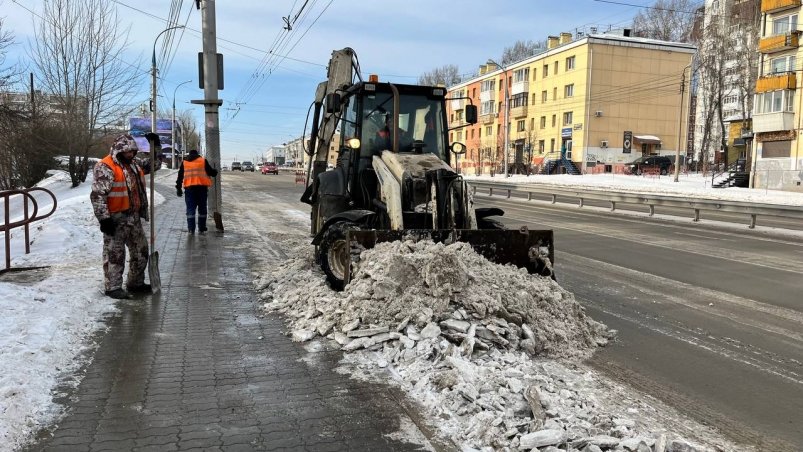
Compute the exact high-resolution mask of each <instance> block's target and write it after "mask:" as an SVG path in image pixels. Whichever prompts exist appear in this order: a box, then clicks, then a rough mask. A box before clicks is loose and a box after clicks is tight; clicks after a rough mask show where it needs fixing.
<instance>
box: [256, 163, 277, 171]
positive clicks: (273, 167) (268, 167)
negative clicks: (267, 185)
mask: <svg viewBox="0 0 803 452" xmlns="http://www.w3.org/2000/svg"><path fill="white" fill-rule="evenodd" d="M260 171H262V174H269V173H272V174H279V167H278V166H276V164H275V163H266V164H264V165H262V168H261V169H260Z"/></svg>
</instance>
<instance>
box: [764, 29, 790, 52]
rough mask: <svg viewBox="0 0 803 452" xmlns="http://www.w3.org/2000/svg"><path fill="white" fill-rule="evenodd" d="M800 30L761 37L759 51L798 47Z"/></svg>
mask: <svg viewBox="0 0 803 452" xmlns="http://www.w3.org/2000/svg"><path fill="white" fill-rule="evenodd" d="M799 36H800V32H799V31H793V32H792V33H786V34H782V35H776V36H770V37H767V38H761V41H759V43H758V51H759V52H761V53H775V52H781V51H784V50H791V49H795V48H797V47H798V38H799Z"/></svg>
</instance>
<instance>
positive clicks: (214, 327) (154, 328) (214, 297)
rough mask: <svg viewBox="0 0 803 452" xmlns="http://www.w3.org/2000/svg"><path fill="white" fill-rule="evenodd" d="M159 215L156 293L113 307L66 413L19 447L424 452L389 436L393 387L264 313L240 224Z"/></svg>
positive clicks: (164, 211)
mask: <svg viewBox="0 0 803 452" xmlns="http://www.w3.org/2000/svg"><path fill="white" fill-rule="evenodd" d="M166 196H167V195H166ZM157 213H158V216H157V235H158V237H159V239H158V240H157V249H158V250H159V251H160V255H161V256H160V267H161V275H162V282H163V287H162V292H161V293H159V294H156V295H149V296H142V297H139V298H137V299H135V300H130V301H123V302H121V303H120V307H121V311H120V313H119V314H118V315H115V316H113V317H111V318H110V319H109V320H108V324H109V329H108V330H107V331H106V332H105V333H103V334H100V335H99V336H98V337H97V340H98V347H97V349H96V351H95V353H94V357H93V360H92V362H91V364H89V365H87V366H85V368H83V369H82V370H81V372H82V373H83V375H84V377H83V380H82V381H81V383H80V384H79V385H78V387H77V388H76V389H74V390H71V391H69V392H68V395H67V396H66V397H64V403H65V404H66V405H67V406H68V409H67V414H66V415H65V417H64V418H63V419H62V420H61V421H60V422H58V425H57V426H53V427H51V428H50V429H48V430H46V431H43V432H40V434H39V440H38V441H37V442H36V443H35V444H33V445H31V446H29V447H28V448H27V449H26V450H30V451H103V450H112V451H129V450H130V451H160V452H161V451H171V450H199V451H200V450H203V451H216V450H222V451H239V450H282V449H286V450H315V451H327V450H360V451H367V450H378V451H379V450H381V451H387V450H420V446H417V445H415V444H410V443H406V442H403V441H398V440H393V439H389V437H388V436H387V435H389V434H392V433H394V432H396V431H397V430H398V429H399V426H400V422H399V420H398V417H399V415H398V414H399V412H401V411H403V410H402V409H401V408H400V407H399V404H398V403H397V399H396V398H394V397H392V396H390V395H389V394H391V392H389V391H385V390H381V389H378V388H377V387H375V386H373V385H370V384H367V383H362V382H357V381H354V380H351V379H349V378H348V377H346V376H343V375H340V374H337V373H336V372H334V371H333V370H332V369H333V367H334V365H335V363H336V360H337V356H338V355H337V353H339V352H326V351H323V352H319V353H307V352H306V351H305V350H304V348H303V347H302V346H300V345H299V344H296V343H293V342H291V341H290V339H289V338H288V337H287V336H286V335H284V334H283V330H284V327H283V323H282V320H281V319H280V318H278V317H275V316H266V317H264V318H260V315H261V314H260V313H259V312H258V311H257V309H256V294H255V293H254V292H253V291H252V289H251V284H250V280H251V269H250V268H249V263H248V257H247V255H246V253H245V252H244V251H243V247H242V246H240V243H247V239H248V238H247V237H245V236H242V235H241V234H240V233H238V232H237V228H236V227H231V228H230V229H229V230H227V231H226V233H225V234H224V235H218V234H216V233H214V232H210V233H207V234H206V235H205V236H201V235H196V236H189V235H188V234H187V233H186V231H185V230H184V226H185V219H184V203H183V200H181V199H177V198H175V197H174V196H173V197H167V201H166V202H165V203H164V204H162V205H160V206H159V207H158V211H157ZM230 221H232V223H230V224H232V225H235V226H236V219H231V220H230ZM227 227H228V226H227ZM242 241H245V242H242ZM310 355H314V356H312V357H310ZM302 358H303V359H302Z"/></svg>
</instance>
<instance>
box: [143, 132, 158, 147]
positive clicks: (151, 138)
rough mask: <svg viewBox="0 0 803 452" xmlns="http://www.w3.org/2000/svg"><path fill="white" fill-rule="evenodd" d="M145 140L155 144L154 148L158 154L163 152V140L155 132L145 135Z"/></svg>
mask: <svg viewBox="0 0 803 452" xmlns="http://www.w3.org/2000/svg"><path fill="white" fill-rule="evenodd" d="M145 138H147V140H148V141H150V142H151V143H153V146H154V147H155V148H156V150H157V152H158V151H161V150H162V140H161V139H160V138H159V135H158V134H156V133H153V132H148V133H146V134H145Z"/></svg>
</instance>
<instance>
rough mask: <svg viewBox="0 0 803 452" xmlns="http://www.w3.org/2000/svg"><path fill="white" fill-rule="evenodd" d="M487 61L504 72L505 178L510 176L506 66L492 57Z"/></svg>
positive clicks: (508, 102) (508, 101)
mask: <svg viewBox="0 0 803 452" xmlns="http://www.w3.org/2000/svg"><path fill="white" fill-rule="evenodd" d="M488 62H489V63H492V64H495V65H496V66H499V67H501V68H502V73H503V74H505V81H504V83H505V118H504V121H505V124H504V126H505V141H504V145H503V146H504V148H503V152H504V155H503V157H504V159H503V161H504V165H505V177H506V178H507V177H509V176H510V175H509V174H508V166H509V163H508V155H507V154H508V147H509V146H510V130H508V127H509V125H510V95H509V94H508V91H507V86H508V76H507V66H502V65H501V64H499V63H497V62H496V61H494V60H492V59H488Z"/></svg>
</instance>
